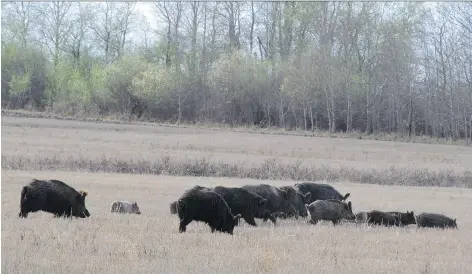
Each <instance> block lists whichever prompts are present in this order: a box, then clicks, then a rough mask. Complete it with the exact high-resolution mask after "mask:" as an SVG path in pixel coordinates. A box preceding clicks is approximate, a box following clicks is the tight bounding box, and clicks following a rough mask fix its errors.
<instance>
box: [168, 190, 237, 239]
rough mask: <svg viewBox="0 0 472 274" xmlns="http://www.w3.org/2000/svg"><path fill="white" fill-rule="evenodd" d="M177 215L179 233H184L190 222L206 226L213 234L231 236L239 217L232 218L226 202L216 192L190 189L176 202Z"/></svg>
mask: <svg viewBox="0 0 472 274" xmlns="http://www.w3.org/2000/svg"><path fill="white" fill-rule="evenodd" d="M177 214H178V215H179V219H180V225H179V232H180V233H182V232H185V231H186V229H187V225H188V224H189V223H191V222H192V221H201V222H205V223H206V224H208V225H209V226H210V228H211V232H212V233H213V232H214V231H215V230H217V231H220V232H223V233H228V234H231V235H233V230H234V226H235V225H236V224H237V223H238V221H239V218H240V217H241V215H239V214H238V215H236V216H234V215H233V214H232V213H231V209H230V208H229V206H228V204H227V203H226V201H225V200H224V199H223V197H221V195H219V194H218V193H216V192H213V191H207V190H202V189H192V190H191V191H187V192H185V194H184V195H183V196H182V197H181V198H180V199H179V200H178V201H177Z"/></svg>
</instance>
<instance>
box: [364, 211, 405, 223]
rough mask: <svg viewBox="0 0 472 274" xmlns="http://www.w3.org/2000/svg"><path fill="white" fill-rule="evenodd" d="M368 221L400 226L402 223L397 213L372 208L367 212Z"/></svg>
mask: <svg viewBox="0 0 472 274" xmlns="http://www.w3.org/2000/svg"><path fill="white" fill-rule="evenodd" d="M367 223H369V224H375V225H384V226H398V225H399V224H400V220H399V217H398V216H397V215H395V214H390V213H387V212H383V211H379V210H372V211H370V212H367Z"/></svg>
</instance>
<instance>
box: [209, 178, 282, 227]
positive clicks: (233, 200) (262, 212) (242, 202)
mask: <svg viewBox="0 0 472 274" xmlns="http://www.w3.org/2000/svg"><path fill="white" fill-rule="evenodd" d="M210 190H211V191H214V192H216V193H218V194H220V195H221V197H223V199H225V201H226V203H227V204H228V206H229V207H230V208H231V212H232V213H233V214H234V215H237V214H241V217H242V218H243V219H244V220H245V221H246V222H247V223H248V224H250V225H252V226H257V225H256V222H255V220H254V217H260V216H262V218H264V217H265V216H267V218H270V217H269V215H270V213H269V211H268V210H267V209H266V206H267V200H266V199H264V198H262V197H261V196H259V195H257V194H255V193H252V192H249V191H248V190H247V189H244V188H241V187H224V186H217V187H214V188H211V189H210ZM274 222H275V220H274Z"/></svg>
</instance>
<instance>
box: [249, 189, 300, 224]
mask: <svg viewBox="0 0 472 274" xmlns="http://www.w3.org/2000/svg"><path fill="white" fill-rule="evenodd" d="M243 188H244V189H247V190H248V191H249V192H252V193H255V194H257V195H259V196H261V197H262V198H264V199H266V200H267V206H266V209H267V210H268V211H269V212H270V213H271V214H272V215H273V214H274V213H276V212H289V213H290V214H293V216H295V218H298V212H297V210H296V209H295V207H294V206H293V205H292V204H291V203H290V199H289V197H288V194H287V192H286V191H285V190H282V189H280V188H278V187H275V186H271V185H267V184H259V185H245V186H243Z"/></svg>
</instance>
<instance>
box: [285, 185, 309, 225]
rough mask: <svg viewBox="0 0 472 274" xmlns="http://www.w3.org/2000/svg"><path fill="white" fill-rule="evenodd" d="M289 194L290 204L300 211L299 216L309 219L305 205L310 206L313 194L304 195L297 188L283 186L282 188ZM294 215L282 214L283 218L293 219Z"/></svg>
mask: <svg viewBox="0 0 472 274" xmlns="http://www.w3.org/2000/svg"><path fill="white" fill-rule="evenodd" d="M280 189H281V190H284V191H285V192H287V196H288V199H289V201H290V203H291V204H292V205H293V206H294V207H295V210H297V211H298V214H299V215H300V216H302V217H307V216H308V213H307V211H306V208H305V204H310V198H311V193H310V192H307V193H302V192H301V191H300V190H299V189H298V188H297V187H295V186H283V187H281V188H280ZM292 216H293V215H292V214H290V212H284V214H281V215H280V217H281V218H286V217H292Z"/></svg>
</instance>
